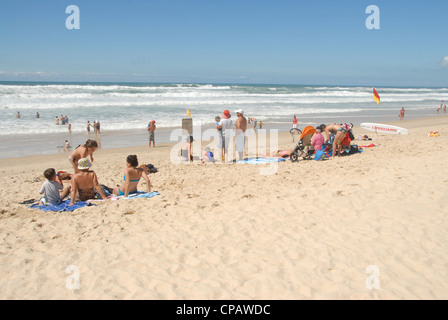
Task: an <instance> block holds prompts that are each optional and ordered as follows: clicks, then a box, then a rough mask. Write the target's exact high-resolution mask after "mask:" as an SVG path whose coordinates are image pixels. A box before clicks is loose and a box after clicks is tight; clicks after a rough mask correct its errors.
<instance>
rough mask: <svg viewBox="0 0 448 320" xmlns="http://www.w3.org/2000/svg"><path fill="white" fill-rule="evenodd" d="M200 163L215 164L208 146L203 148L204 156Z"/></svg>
mask: <svg viewBox="0 0 448 320" xmlns="http://www.w3.org/2000/svg"><path fill="white" fill-rule="evenodd" d="M202 162H203V163H207V162H212V163H213V162H215V157H214V155H213V152H212V151H211V149H210V147H209V146H207V147H205V148H204V156H203V157H202Z"/></svg>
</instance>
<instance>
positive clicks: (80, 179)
mask: <svg viewBox="0 0 448 320" xmlns="http://www.w3.org/2000/svg"><path fill="white" fill-rule="evenodd" d="M91 166H92V163H91V162H90V160H89V158H83V159H80V160H79V161H78V169H79V170H78V171H79V172H78V173H76V174H75V175H73V176H72V182H71V196H70V197H71V201H70V205H71V206H72V205H74V204H75V200H76V196H78V198H79V200H81V201H87V200H90V199H95V191H94V189H96V191H97V192H98V193H99V195H100V196H101V198H102V199H104V200H105V199H107V197H106V196H105V195H104V193H103V190H102V188H101V186H100V184H99V183H98V178H97V176H96V173H95V172H94V171H90V170H89V169H90V167H91Z"/></svg>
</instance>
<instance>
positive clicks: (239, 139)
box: [235, 109, 247, 160]
mask: <svg viewBox="0 0 448 320" xmlns="http://www.w3.org/2000/svg"><path fill="white" fill-rule="evenodd" d="M236 115H237V117H238V119H237V120H236V123H235V127H236V132H235V149H236V152H238V160H244V147H245V144H246V135H245V134H246V130H247V120H246V118H245V117H244V111H243V110H241V109H239V110H236Z"/></svg>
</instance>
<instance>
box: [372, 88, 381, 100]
mask: <svg viewBox="0 0 448 320" xmlns="http://www.w3.org/2000/svg"><path fill="white" fill-rule="evenodd" d="M373 100H375V101H376V104H380V101H381V100H380V96H379V94H378V92H376V90H375V88H373Z"/></svg>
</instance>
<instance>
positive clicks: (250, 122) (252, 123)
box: [247, 117, 263, 132]
mask: <svg viewBox="0 0 448 320" xmlns="http://www.w3.org/2000/svg"><path fill="white" fill-rule="evenodd" d="M247 124H248V125H249V126H251V127H252V129H254V131H255V132H257V126H258V128H259V129H260V130H261V129H263V121H258V120H257V119H256V118H254V117H252V118H251V117H248V118H247Z"/></svg>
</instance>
